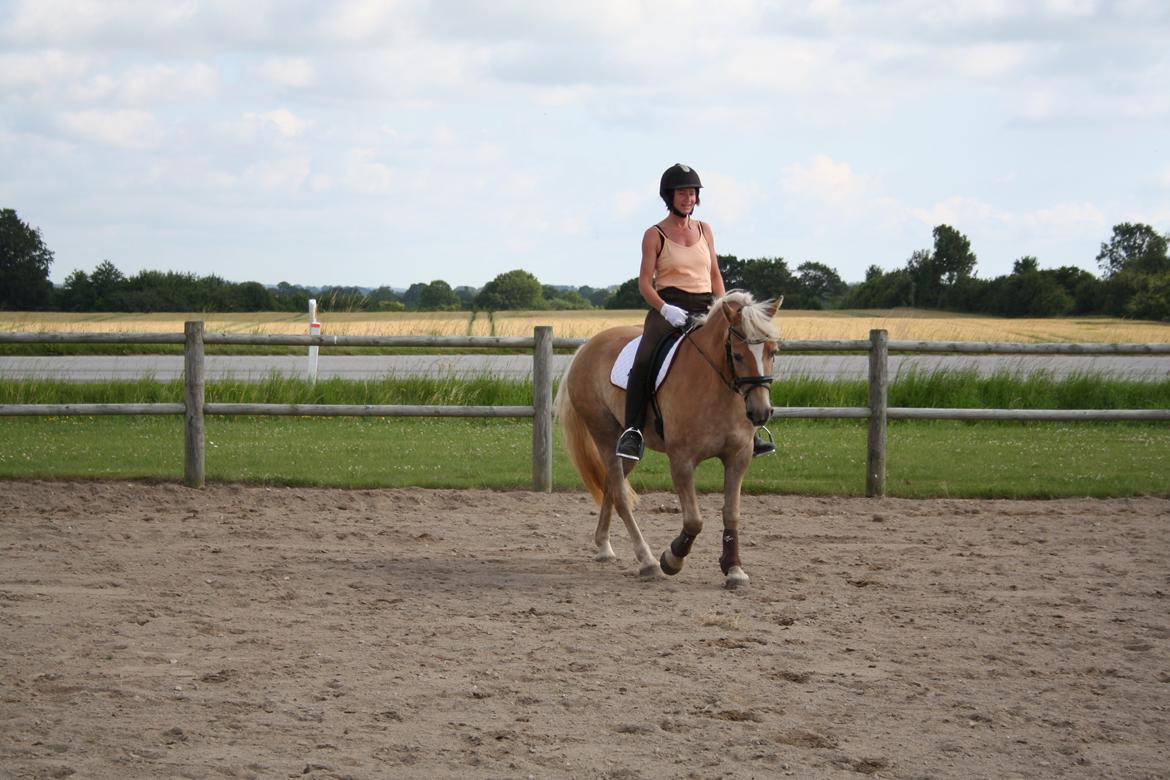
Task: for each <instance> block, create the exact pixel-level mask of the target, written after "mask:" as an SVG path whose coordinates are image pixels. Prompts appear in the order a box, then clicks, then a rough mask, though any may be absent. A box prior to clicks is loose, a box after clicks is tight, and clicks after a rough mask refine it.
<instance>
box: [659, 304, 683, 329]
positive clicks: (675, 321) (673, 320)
mask: <svg viewBox="0 0 1170 780" xmlns="http://www.w3.org/2000/svg"><path fill="white" fill-rule="evenodd" d="M658 313H659V314H661V315H662V318H663V319H664V320H666V321H667V322H669V323H670V324H671V326H673V327H675V328H681V327H683V326H684V325H686V324H687V313H686V311H685V310H684V309H681V308H679V307H678V306H675V305H674V304H672V303H664V304H662V308H661V309H659V310H658Z"/></svg>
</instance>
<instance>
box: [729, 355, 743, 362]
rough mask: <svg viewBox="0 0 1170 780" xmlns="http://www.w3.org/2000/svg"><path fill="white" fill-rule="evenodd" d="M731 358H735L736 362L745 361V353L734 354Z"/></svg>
mask: <svg viewBox="0 0 1170 780" xmlns="http://www.w3.org/2000/svg"><path fill="white" fill-rule="evenodd" d="M731 358H732V359H733V360H734V361H735V362H736V363H742V362H743V355H732V356H731Z"/></svg>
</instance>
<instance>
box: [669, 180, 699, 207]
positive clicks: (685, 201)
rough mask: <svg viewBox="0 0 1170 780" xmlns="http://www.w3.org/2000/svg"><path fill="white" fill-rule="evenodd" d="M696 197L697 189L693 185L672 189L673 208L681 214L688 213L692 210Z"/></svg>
mask: <svg viewBox="0 0 1170 780" xmlns="http://www.w3.org/2000/svg"><path fill="white" fill-rule="evenodd" d="M698 198H699V191H698V190H696V189H695V188H694V187H680V188H679V189H677V190H675V191H674V208H675V209H676V210H677V211H680V212H682V213H683V214H690V213H691V212H692V211H694V209H695V201H696V200H698Z"/></svg>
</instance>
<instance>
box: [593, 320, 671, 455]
mask: <svg viewBox="0 0 1170 780" xmlns="http://www.w3.org/2000/svg"><path fill="white" fill-rule="evenodd" d="M687 332H689V331H682V330H674V331H671V332H670V333H667V334H666V335H665V336H663V337H662V340H661V341H660V342H658V346H657V347H655V348H654V357H653V359H652V360H651V361H650V371H649V374H650V376H653V377H654V386H653V387H651V388H650V393H649V395H650V406H651V407H652V408H653V409H654V430H655V431H657V432H658V435H659V436H660V437H662V438H664V439H665V438H666V434H665V431H664V430H663V427H662V411H661V410H660V409H659V408H658V388H659V387H660V386H661V385H662V383H663V382H664V381H666V377H667V375H669V374H670V367H671V366H672V365H673V364H674V353H675V352H676V351H677V350H678V345H679V344H681V343H682V339H683V336H685V335H686V333H687ZM641 343H642V337H641V336H637V337H635V338H634V339H633V340H632V341H630V343H628V344H626V346H624V347H622V351H621V352H619V353H618V356H617V360H615V361H614V362H613V368H612V369H611V370H610V372H609V381H610V382H612V383H613V384H614V385H616V386H618V387H620V388H622V389H623V390H626V389H628V385H629V379H630V368H631V367H632V366H633V365H634V355H635V354H636V353H637V351H638V345H639V344H641Z"/></svg>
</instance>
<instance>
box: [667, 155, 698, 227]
mask: <svg viewBox="0 0 1170 780" xmlns="http://www.w3.org/2000/svg"><path fill="white" fill-rule="evenodd" d="M684 187H694V188H695V194H696V195H697V194H698V191H699V190H701V189H702V188H703V182H701V181H699V173H698V171H696V170H695V169H694V168H691V167H690V166H687V165H683V164H682V163H675V164H674V165H672V166H670V167H669V168H667V169H666V170H665V171H664V172H663V173H662V181H661V182H660V183H659V185H658V194H659V195H660V196H661V197H662V200H663V201H664V202H665V203H666V207H667V208H668V209H670V211H671V212H672V213H673V212H674V191H675V190H679V189H682V188H684ZM698 204H699V199H698V198H697V197H696V198H695V205H696V206H697V205H698ZM679 216H683V215H682V214H680V215H679Z"/></svg>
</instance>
